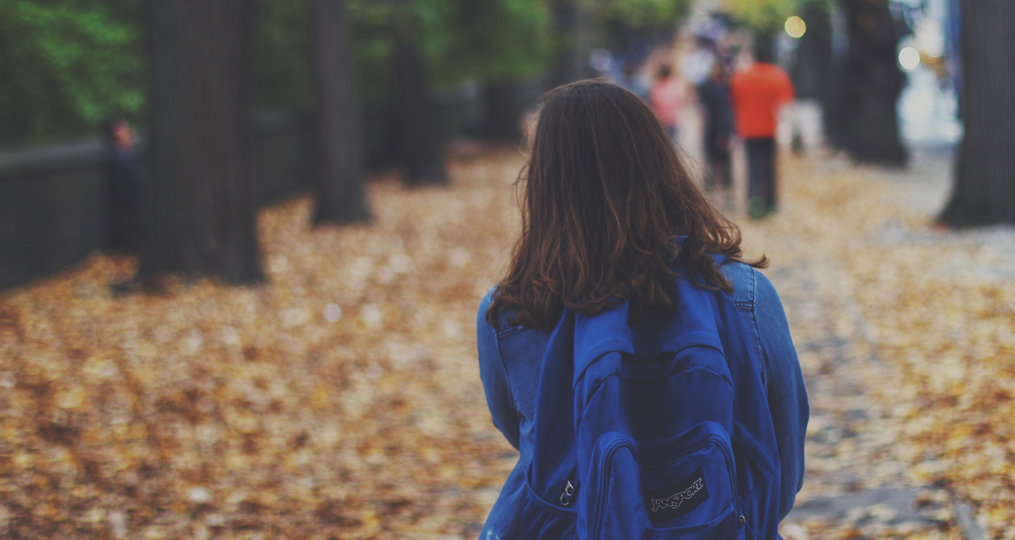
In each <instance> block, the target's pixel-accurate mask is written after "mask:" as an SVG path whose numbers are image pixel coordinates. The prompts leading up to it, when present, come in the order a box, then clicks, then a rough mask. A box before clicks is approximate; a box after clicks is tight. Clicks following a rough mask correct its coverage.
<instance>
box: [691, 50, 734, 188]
mask: <svg viewBox="0 0 1015 540" xmlns="http://www.w3.org/2000/svg"><path fill="white" fill-rule="evenodd" d="M698 102H699V103H701V107H702V109H703V110H704V112H705V130H704V136H705V141H704V142H705V160H706V168H705V188H706V189H708V190H715V191H716V192H718V193H719V195H720V196H721V197H722V198H723V201H724V204H725V205H728V204H729V202H730V197H731V195H732V193H733V172H732V166H731V161H732V160H731V159H730V146H731V143H732V139H733V130H734V121H733V107H732V105H731V104H730V84H729V71H728V70H727V68H726V66H725V64H724V63H723V62H715V63H714V64H712V73H711V74H710V75H709V78H708V79H706V80H705V82H704V83H702V84H701V85H700V86H699V87H698Z"/></svg>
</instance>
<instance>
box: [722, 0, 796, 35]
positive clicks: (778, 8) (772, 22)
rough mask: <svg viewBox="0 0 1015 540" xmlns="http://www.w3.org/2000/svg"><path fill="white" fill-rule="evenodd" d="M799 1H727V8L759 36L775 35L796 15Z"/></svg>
mask: <svg viewBox="0 0 1015 540" xmlns="http://www.w3.org/2000/svg"><path fill="white" fill-rule="evenodd" d="M800 4H801V2H800V1H799V0H727V2H726V8H727V9H728V10H729V12H730V13H731V14H732V15H733V16H734V17H736V18H737V19H739V20H741V21H743V22H744V24H746V25H747V27H748V28H750V29H751V30H753V31H754V32H757V33H759V34H768V35H771V34H774V33H776V32H778V31H779V29H781V28H782V27H783V25H784V24H785V23H786V19H787V18H789V17H790V16H792V15H795V14H796V13H797V11H798V10H799V8H800Z"/></svg>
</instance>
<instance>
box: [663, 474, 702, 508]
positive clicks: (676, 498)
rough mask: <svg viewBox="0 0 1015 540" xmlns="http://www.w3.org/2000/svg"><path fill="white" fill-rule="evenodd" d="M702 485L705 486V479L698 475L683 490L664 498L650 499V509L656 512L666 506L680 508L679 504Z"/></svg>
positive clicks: (696, 492)
mask: <svg viewBox="0 0 1015 540" xmlns="http://www.w3.org/2000/svg"><path fill="white" fill-rule="evenodd" d="M703 487H705V479H704V478H700V477H699V478H698V479H697V480H695V481H694V483H693V484H691V487H689V488H687V489H685V490H684V491H681V492H679V493H674V494H673V495H670V496H669V497H666V498H665V499H652V511H653V512H658V511H659V510H662V509H666V508H670V509H674V510H676V509H677V508H680V505H681V504H684V501H686V500H689V499H690V498H691V497H694V496H695V495H697V494H698V492H699V491H701V488H703Z"/></svg>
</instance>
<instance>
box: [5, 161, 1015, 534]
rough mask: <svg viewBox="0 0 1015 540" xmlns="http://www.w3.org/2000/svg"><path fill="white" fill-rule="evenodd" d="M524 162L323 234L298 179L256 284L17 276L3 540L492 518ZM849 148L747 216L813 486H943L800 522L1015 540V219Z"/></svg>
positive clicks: (86, 272)
mask: <svg viewBox="0 0 1015 540" xmlns="http://www.w3.org/2000/svg"><path fill="white" fill-rule="evenodd" d="M522 162H523V157H522V156H521V155H520V154H519V153H518V152H516V151H514V150H510V149H491V150H489V151H487V152H484V153H483V154H481V155H479V156H478V157H474V158H472V159H456V160H454V161H453V162H452V164H451V185H450V186H448V187H441V188H428V189H419V190H406V189H404V188H402V187H401V186H400V185H399V184H398V182H397V178H395V177H393V176H391V177H384V176H382V177H379V178H375V179H374V180H372V181H371V182H370V184H369V186H368V193H369V197H370V202H371V206H372V210H373V213H374V216H375V219H374V221H373V222H372V223H371V224H368V225H357V226H352V227H343V228H319V229H311V228H310V227H309V225H308V223H309V213H310V208H311V201H310V199H309V198H306V197H301V198H297V199H293V200H291V201H289V202H286V203H283V204H280V205H277V206H275V207H272V208H269V209H266V210H265V211H263V212H262V214H261V216H260V221H259V227H260V235H261V241H262V246H263V251H264V260H265V267H266V272H267V275H268V278H269V281H268V283H267V284H264V285H260V286H255V287H228V286H224V285H221V284H218V283H216V282H214V281H212V280H198V281H195V282H189V283H183V282H181V283H177V284H175V285H173V286H171V287H170V288H169V289H168V290H167V291H166V292H165V293H164V294H159V295H148V294H133V295H130V296H126V297H114V296H112V295H111V294H110V292H109V289H108V285H109V284H110V283H112V282H115V281H118V280H121V279H124V278H126V277H127V276H129V275H130V274H131V272H132V264H133V263H132V261H130V260H129V259H126V258H116V257H109V256H103V255H95V256H93V257H92V258H90V259H89V260H87V261H86V262H84V263H82V264H80V265H79V266H77V267H75V268H73V269H71V270H69V271H67V272H66V273H64V274H62V275H58V276H54V277H51V278H48V279H45V280H43V281H40V282H37V283H35V284H31V285H29V286H25V287H22V288H20V289H17V290H13V291H7V292H5V293H0V536H2V537H11V538H57V537H62V538H119V537H125V538H143V539H158V538H197V539H203V538H332V537H334V538H410V539H411V538H420V539H423V538H434V539H437V538H445V539H451V538H459V537H463V538H469V537H475V536H476V535H477V534H478V531H479V527H480V525H481V524H482V521H483V519H484V518H485V514H486V512H487V511H488V509H489V507H490V506H491V505H492V504H493V501H494V500H495V498H496V496H497V492H498V489H499V487H500V484H501V483H502V482H503V479H504V477H505V476H506V475H507V472H508V471H509V470H510V468H511V467H512V466H513V465H514V461H515V458H516V453H515V452H514V451H513V450H512V449H511V448H510V446H509V445H508V444H507V443H506V442H504V441H503V439H502V438H501V437H500V434H499V433H498V432H497V431H496V430H495V429H494V428H493V426H492V425H491V423H490V418H489V414H488V412H487V410H486V406H485V401H484V398H483V392H482V387H481V385H480V382H479V376H478V367H477V365H476V358H475V336H474V320H475V309H476V306H477V304H478V302H479V298H480V297H481V296H482V294H483V293H484V292H485V291H486V290H487V289H488V288H489V287H490V286H492V285H493V284H494V283H495V281H496V279H497V276H498V275H499V273H500V272H501V271H502V270H503V266H504V263H505V261H506V259H507V256H508V254H509V251H510V248H511V245H512V242H513V240H514V236H515V234H516V231H517V227H518V219H517V205H516V199H515V188H514V186H513V182H514V180H515V178H516V177H517V174H518V170H519V168H520V166H521V164H522ZM831 163H832V162H830V161H828V160H825V159H821V158H814V159H810V160H799V159H791V160H787V162H786V163H785V166H784V168H783V170H784V186H783V193H784V196H783V199H782V202H781V205H782V206H781V207H782V211H781V212H780V213H779V214H777V215H775V216H774V217H771V218H768V219H766V220H763V221H760V222H746V221H745V222H744V223H743V226H744V233H745V239H746V246H747V248H748V252H749V253H751V254H758V253H761V252H762V251H763V252H765V253H766V254H767V255H769V256H770V257H771V258H772V259H773V264H772V267H771V268H770V269H769V270H766V273H768V275H769V276H770V277H771V279H772V281H773V282H774V283H775V285H776V287H777V288H778V290H779V292H780V294H781V295H782V297H783V300H784V302H785V304H786V309H787V313H788V316H789V319H790V323H791V326H792V331H793V335H794V339H795V340H796V342H797V348H798V350H799V351H800V358H801V364H802V366H803V368H804V372H805V376H806V377H807V383H808V387H809V388H810V393H811V401H812V407H813V409H814V415H813V417H812V424H811V426H810V428H809V432H808V435H809V443H808V467H809V471H808V481H807V484H806V485H805V488H804V491H803V492H802V493H801V494H800V498H799V502H800V503H801V504H803V503H805V502H806V501H807V500H808V499H811V498H813V497H818V496H822V495H827V494H837V493H846V492H849V491H851V490H858V489H865V488H875V487H879V486H885V485H900V486H912V487H917V488H927V490H928V491H927V493H928V494H927V495H926V497H925V498H926V499H928V500H930V499H933V500H935V501H937V500H939V499H940V500H941V501H943V504H944V506H942V511H941V512H940V513H939V515H938V519H937V521H932V522H930V523H929V524H928V525H927V526H922V527H918V528H914V527H909V528H899V527H892V526H889V525H885V524H884V523H882V522H879V521H878V520H876V519H873V520H872V519H866V518H865V515H866V514H864V515H861V514H862V513H860V514H858V515H856V516H852V518H851V519H850V520H836V521H834V522H830V521H828V520H820V519H819V520H810V521H800V522H798V523H796V522H795V523H791V524H789V525H790V526H791V528H790V529H789V530H785V528H784V534H786V535H787V538H790V537H792V538H796V539H800V538H862V537H867V538H879V537H880V538H903V537H913V538H917V537H922V538H958V537H959V534H960V533H959V529H958V527H957V526H956V524H955V516H954V515H953V514H952V513H951V512H950V511H949V509H948V508H949V506H948V504H949V501H951V500H953V499H954V500H962V501H968V502H970V503H972V505H973V507H974V509H975V510H976V517H977V519H978V520H979V521H980V522H981V525H982V526H983V527H984V528H985V529H986V530H987V531H988V533H989V535H990V536H991V537H992V538H1015V528H1013V527H1012V526H1011V525H1010V524H1011V523H1013V522H1015V442H1013V441H1012V439H1011V437H1012V435H1013V434H1012V429H1013V427H1015V420H1013V418H1015V400H1013V395H1015V362H1013V357H1015V270H1012V271H1011V272H1010V273H1009V274H1006V273H1005V268H1006V267H1007V265H1008V264H1011V265H1012V268H1013V269H1015V261H1013V260H1012V259H1010V258H1009V259H1006V258H1005V257H1006V256H1009V255H1010V253H1009V254H1006V253H1005V250H1004V249H999V248H998V245H1001V246H1002V247H1003V246H1005V245H1008V244H1005V242H1009V241H1010V243H1011V246H1012V247H1013V252H1015V232H1012V231H1011V230H1010V229H999V230H995V231H993V232H987V233H954V232H941V231H935V230H933V229H932V224H931V221H930V218H931V216H932V214H931V213H929V212H928V211H927V210H926V208H923V207H919V205H917V206H913V205H907V204H906V203H905V201H906V200H908V198H910V197H911V196H912V195H913V193H916V192H919V191H921V190H924V191H925V190H932V189H937V188H935V187H933V186H928V185H925V184H922V183H920V182H919V181H917V180H913V179H912V178H911V176H912V175H910V176H907V175H905V174H902V173H891V172H884V171H879V170H876V169H864V168H856V167H852V166H848V165H842V166H832V165H830V164H831ZM840 165H841V164H840ZM741 221H744V220H741ZM1009 239H1011V240H1009ZM983 269H987V270H989V271H984V270H983ZM990 269H1000V270H996V271H993V270H990ZM836 430H838V431H836ZM875 510H876V509H875ZM876 513H877V512H876V511H872V512H868V514H871V515H874V514H876ZM879 523H880V524H879Z"/></svg>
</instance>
